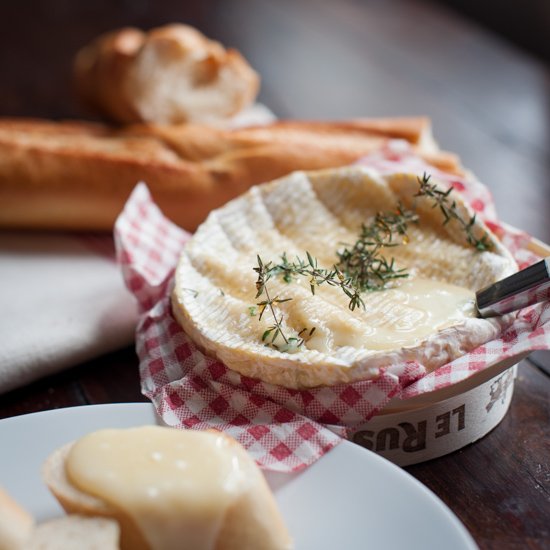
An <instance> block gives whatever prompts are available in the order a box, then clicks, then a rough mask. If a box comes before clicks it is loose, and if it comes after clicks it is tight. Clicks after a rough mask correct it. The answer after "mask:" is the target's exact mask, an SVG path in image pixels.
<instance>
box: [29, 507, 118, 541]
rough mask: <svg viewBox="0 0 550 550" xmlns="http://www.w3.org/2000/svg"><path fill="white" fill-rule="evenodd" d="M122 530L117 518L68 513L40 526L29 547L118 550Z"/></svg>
mask: <svg viewBox="0 0 550 550" xmlns="http://www.w3.org/2000/svg"><path fill="white" fill-rule="evenodd" d="M119 536H120V529H119V526H118V524H117V522H116V521H114V520H112V519H106V518H93V517H86V516H80V515H68V516H62V517H59V518H55V519H52V520H49V521H45V522H43V523H40V524H39V525H37V527H36V529H35V530H34V531H33V532H32V534H31V536H30V538H29V540H28V541H27V542H26V544H25V546H24V548H25V550H118V549H119V548H120V545H119Z"/></svg>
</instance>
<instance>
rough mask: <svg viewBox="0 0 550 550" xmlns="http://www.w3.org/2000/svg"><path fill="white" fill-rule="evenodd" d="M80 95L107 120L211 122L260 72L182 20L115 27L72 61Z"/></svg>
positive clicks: (233, 108)
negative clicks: (147, 28)
mask: <svg viewBox="0 0 550 550" xmlns="http://www.w3.org/2000/svg"><path fill="white" fill-rule="evenodd" d="M74 80H75V90H76V92H77V95H78V97H79V98H80V100H81V102H82V103H83V104H84V105H86V106H88V108H90V109H91V110H93V111H95V112H97V113H99V114H101V115H103V116H104V117H106V118H107V119H109V120H111V121H113V122H119V123H126V124H127V123H133V122H159V123H167V124H173V123H180V122H190V121H193V122H199V121H200V122H213V121H216V120H220V119H221V120H223V119H227V118H229V117H231V116H233V115H235V114H236V113H238V112H239V111H241V110H242V109H244V108H245V107H246V106H248V105H250V104H251V103H252V102H253V101H254V99H255V98H256V96H257V94H258V88H259V77H258V75H257V74H256V72H255V71H254V70H253V69H252V68H251V67H250V65H249V64H248V63H247V61H246V60H245V59H244V58H243V57H242V56H241V55H240V53H239V52H237V51H236V50H233V49H229V50H225V49H224V47H223V46H222V45H221V44H219V43H218V42H215V41H213V40H209V39H208V38H206V37H205V36H204V35H203V34H201V33H200V32H199V31H198V30H196V29H194V28H192V27H189V26H187V25H179V24H174V25H167V26H165V27H160V28H157V29H153V30H151V31H149V32H142V31H140V30H138V29H135V28H125V29H120V30H116V31H113V32H110V33H107V34H105V35H102V36H100V37H98V38H97V39H95V40H94V41H93V42H91V43H90V44H88V45H87V46H85V47H84V48H82V49H81V50H80V51H79V52H78V53H77V55H76V57H75V63H74Z"/></svg>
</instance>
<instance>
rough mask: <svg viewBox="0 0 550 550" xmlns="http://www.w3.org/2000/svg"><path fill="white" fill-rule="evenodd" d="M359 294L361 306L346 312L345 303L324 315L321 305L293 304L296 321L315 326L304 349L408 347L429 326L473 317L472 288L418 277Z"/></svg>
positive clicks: (443, 325)
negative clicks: (294, 305) (362, 308)
mask: <svg viewBox="0 0 550 550" xmlns="http://www.w3.org/2000/svg"><path fill="white" fill-rule="evenodd" d="M362 298H363V300H364V302H365V309H364V310H362V311H360V310H358V309H356V310H355V311H353V312H351V311H349V308H348V307H347V305H346V306H345V307H342V304H339V308H338V310H335V311H333V312H332V314H331V315H330V316H324V315H323V309H326V306H323V305H321V304H319V306H318V307H317V308H315V306H313V307H311V306H309V307H308V306H307V305H305V304H301V305H296V307H295V309H296V312H295V314H297V315H298V317H299V321H301V320H304V321H305V318H306V316H308V317H309V319H310V321H309V322H310V323H313V326H316V327H317V328H316V330H315V332H314V334H313V335H312V337H311V338H310V339H309V340H308V341H307V348H308V349H315V350H317V351H321V352H325V353H326V352H334V351H336V350H337V349H338V348H342V347H348V346H349V347H353V348H356V349H362V350H388V349H395V347H396V346H403V347H406V346H412V345H415V344H417V343H419V342H420V341H422V340H423V339H425V338H427V337H428V336H429V335H430V334H432V333H433V332H434V330H440V329H443V328H446V327H449V326H452V325H454V324H457V323H458V322H460V321H462V320H464V319H465V318H467V317H474V316H475V307H474V305H475V296H474V293H473V292H472V291H470V290H468V289H466V288H462V287H458V286H455V285H452V284H448V283H443V282H439V281H432V280H428V279H422V278H416V279H412V280H410V281H405V282H402V283H400V284H399V286H398V287H396V288H393V289H389V290H383V291H376V292H369V293H364V294H363V295H362ZM312 309H313V310H314V311H308V310H312ZM315 309H316V310H317V311H315ZM304 314H305V315H304ZM295 324H296V323H295ZM298 325H299V323H298Z"/></svg>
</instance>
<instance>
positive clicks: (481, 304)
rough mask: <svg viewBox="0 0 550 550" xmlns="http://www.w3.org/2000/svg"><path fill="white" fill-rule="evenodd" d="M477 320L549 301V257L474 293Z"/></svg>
mask: <svg viewBox="0 0 550 550" xmlns="http://www.w3.org/2000/svg"><path fill="white" fill-rule="evenodd" d="M476 298H477V309H478V310H479V313H480V315H481V317H495V316H497V315H504V314H505V313H510V312H511V311H516V310H518V309H521V308H524V307H527V306H531V305H533V304H536V303H538V302H543V301H544V300H549V299H550V256H549V257H548V258H545V259H544V260H541V261H540V262H538V263H536V264H533V265H531V266H529V267H528V268H526V269H522V270H521V271H518V272H517V273H514V275H510V277H506V279H502V281H498V282H496V283H493V284H492V285H490V286H488V287H486V288H484V289H482V290H479V291H478V292H477V293H476Z"/></svg>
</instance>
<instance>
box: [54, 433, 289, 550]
mask: <svg viewBox="0 0 550 550" xmlns="http://www.w3.org/2000/svg"><path fill="white" fill-rule="evenodd" d="M43 478H44V481H45V482H46V484H47V486H48V487H49V489H50V490H51V492H52V493H53V495H54V496H55V497H56V498H57V500H58V501H59V503H60V504H61V506H62V507H63V508H64V509H65V511H66V512H68V513H70V514H81V515H85V516H91V517H94V518H108V519H111V520H116V521H117V522H118V524H119V525H120V534H121V536H120V547H121V548H122V550H169V549H170V548H193V549H195V550H202V549H204V550H210V549H215V550H237V549H238V550H255V549H257V548H263V549H265V550H288V549H290V548H292V541H291V538H290V535H289V533H288V531H287V529H286V527H285V525H284V523H283V520H282V517H281V515H280V512H279V510H278V508H277V504H276V502H275V499H274V497H273V494H272V493H271V490H270V488H269V486H268V484H267V482H266V480H265V478H264V476H263V474H262V473H261V471H260V469H259V468H258V466H257V465H256V463H255V462H254V460H253V459H252V458H251V457H250V455H249V454H248V453H247V452H246V450H245V449H244V448H243V447H242V446H241V445H240V444H239V443H238V442H237V441H235V440H234V439H232V438H231V437H229V436H227V435H225V434H223V433H221V432H218V431H215V430H207V431H202V432H201V431H197V430H176V429H173V428H167V427H160V426H143V427H138V428H128V429H119V430H99V431H97V432H92V433H91V434H88V435H87V436H84V437H83V438H81V439H79V440H77V441H75V442H74V443H69V444H67V445H65V446H64V447H61V448H60V449H58V450H57V451H55V452H54V453H52V454H51V455H50V456H49V457H48V459H47V460H46V462H45V464H44V468H43Z"/></svg>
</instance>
